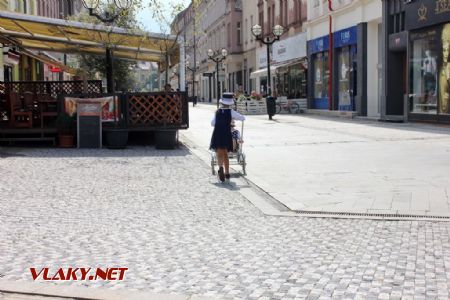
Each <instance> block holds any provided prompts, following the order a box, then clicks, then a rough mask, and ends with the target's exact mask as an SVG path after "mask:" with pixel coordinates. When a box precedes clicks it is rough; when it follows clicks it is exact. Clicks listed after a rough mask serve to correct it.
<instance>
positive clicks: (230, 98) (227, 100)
mask: <svg viewBox="0 0 450 300" xmlns="http://www.w3.org/2000/svg"><path fill="white" fill-rule="evenodd" d="M219 102H220V103H222V104H223V105H233V104H234V94H233V93H223V94H222V99H220V100H219Z"/></svg>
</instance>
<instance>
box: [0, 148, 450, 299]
mask: <svg viewBox="0 0 450 300" xmlns="http://www.w3.org/2000/svg"><path fill="white" fill-rule="evenodd" d="M8 152H9V153H11V152H13V150H8ZM19 154H20V155H21V156H14V155H8V156H7V157H4V158H0V171H1V174H2V179H1V181H0V228H1V230H0V278H1V279H0V281H4V280H5V281H8V282H11V281H13V282H17V283H18V284H20V283H30V282H31V281H32V279H31V274H30V272H29V268H30V267H36V268H42V267H49V268H51V269H58V268H67V267H93V268H95V267H103V268H106V267H127V268H128V269H129V270H128V273H127V274H126V276H125V279H124V280H123V281H101V280H97V281H68V282H57V283H56V284H57V286H58V287H59V286H61V287H79V286H86V287H88V288H99V287H101V288H105V289H107V290H112V291H118V292H120V291H125V290H127V291H129V290H132V291H138V292H150V293H156V294H174V295H187V296H191V295H198V296H207V297H221V298H226V299H449V297H450V294H449V287H450V236H449V232H450V223H449V222H428V221H376V220H363V219H332V218H306V217H278V216H268V215H265V214H263V213H262V212H261V211H260V210H259V209H257V208H256V207H254V206H253V205H252V204H251V203H250V202H248V201H247V200H246V199H245V198H244V197H243V196H242V195H240V194H239V193H237V191H238V190H241V189H242V190H244V189H247V188H249V187H245V186H240V185H238V184H236V185H223V184H218V183H217V179H216V178H215V177H213V176H212V175H211V172H210V169H209V167H208V166H206V165H205V164H204V163H203V162H202V161H200V160H199V159H198V158H197V157H196V156H195V155H192V153H190V152H189V151H188V150H187V149H184V148H181V149H179V150H174V151H156V150H154V149H153V148H152V147H131V148H129V149H127V150H117V151H111V150H106V149H105V150H77V149H72V150H61V149H28V150H20V153H19ZM233 180H234V179H233Z"/></svg>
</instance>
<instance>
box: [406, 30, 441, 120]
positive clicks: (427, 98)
mask: <svg viewBox="0 0 450 300" xmlns="http://www.w3.org/2000/svg"><path fill="white" fill-rule="evenodd" d="M439 44H440V42H439V32H438V30H437V29H436V28H435V29H430V30H426V31H421V32H416V33H414V34H412V35H411V48H410V49H411V51H410V53H411V56H410V68H409V69H410V95H409V96H410V111H411V112H413V113H427V114H436V113H437V112H438V94H439V86H438V85H439V84H438V82H439V78H438V77H439V76H438V73H439V48H440V47H439Z"/></svg>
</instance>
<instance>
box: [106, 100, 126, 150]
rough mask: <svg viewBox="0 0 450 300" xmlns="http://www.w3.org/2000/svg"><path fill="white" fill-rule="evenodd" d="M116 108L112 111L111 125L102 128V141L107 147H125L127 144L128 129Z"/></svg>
mask: <svg viewBox="0 0 450 300" xmlns="http://www.w3.org/2000/svg"><path fill="white" fill-rule="evenodd" d="M114 103H116V102H114ZM116 109H117V108H114V112H113V114H114V122H113V126H110V127H104V128H103V141H104V144H105V146H106V147H107V148H109V149H125V148H126V147H127V144H128V129H127V127H126V122H125V119H124V117H123V115H122V114H120V115H118V114H117V113H116V111H115V110H116Z"/></svg>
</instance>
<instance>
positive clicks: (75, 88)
mask: <svg viewBox="0 0 450 300" xmlns="http://www.w3.org/2000/svg"><path fill="white" fill-rule="evenodd" d="M11 92H15V93H18V94H23V93H25V92H32V93H34V94H49V95H51V96H52V97H53V98H55V99H56V98H58V96H59V95H62V94H81V93H83V81H78V80H77V81H13V82H0V94H8V93H11ZM101 92H102V81H101V80H88V82H87V93H88V94H100V93H101Z"/></svg>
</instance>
